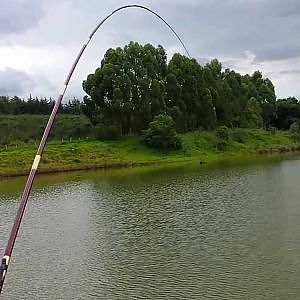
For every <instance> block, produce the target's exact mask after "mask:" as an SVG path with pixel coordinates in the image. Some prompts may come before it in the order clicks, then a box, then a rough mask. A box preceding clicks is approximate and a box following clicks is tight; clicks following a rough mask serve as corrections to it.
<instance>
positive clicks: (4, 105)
mask: <svg viewBox="0 0 300 300" xmlns="http://www.w3.org/2000/svg"><path fill="white" fill-rule="evenodd" d="M54 103H55V101H54V100H52V99H51V98H49V99H47V98H32V97H31V96H30V97H29V98H28V99H21V98H20V97H18V96H13V97H9V96H0V114H5V115H24V114H31V115H49V114H50V113H51V111H52V108H53V106H54ZM60 112H61V113H63V114H74V115H79V114H82V102H81V101H79V100H78V99H77V98H73V99H71V100H69V101H68V102H66V103H63V104H61V106H60Z"/></svg>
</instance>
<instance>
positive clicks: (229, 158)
mask: <svg viewBox="0 0 300 300" xmlns="http://www.w3.org/2000/svg"><path fill="white" fill-rule="evenodd" d="M282 149H284V151H282V150H280V151H279V150H278V149H276V148H270V149H264V150H263V151H261V150H260V151H257V152H254V153H251V154H250V153H247V154H244V153H238V152H237V153H228V152H224V154H223V155H216V156H215V157H213V158H210V159H208V160H207V161H204V160H201V159H200V157H199V158H198V159H197V158H195V157H193V158H188V157H186V158H184V159H178V160H176V159H175V160H174V159H173V160H165V159H160V160H151V161H132V162H115V163H102V164H94V165H93V164H91V165H84V164H83V165H80V166H61V167H49V168H45V167H41V168H39V169H38V170H37V175H39V174H43V175H47V174H58V173H69V172H78V171H92V170H94V171H95V170H113V169H123V168H134V167H146V166H161V165H170V164H184V163H195V164H198V165H199V166H206V165H209V166H211V165H213V164H218V163H222V162H223V163H224V162H233V161H241V162H246V161H247V162H248V161H253V162H255V161H257V160H258V161H263V160H272V159H284V158H289V157H294V156H297V155H298V154H300V149H299V148H298V147H297V149H295V148H294V147H287V146H284V148H282ZM29 172H30V169H28V170H27V171H26V170H20V171H10V172H9V171H8V172H6V173H3V174H0V181H1V180H6V179H10V178H16V177H22V176H27V175H28V174H29Z"/></svg>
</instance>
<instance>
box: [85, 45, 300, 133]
mask: <svg viewBox="0 0 300 300" xmlns="http://www.w3.org/2000/svg"><path fill="white" fill-rule="evenodd" d="M83 89H84V91H85V92H86V93H87V96H85V97H84V105H83V107H82V109H83V112H84V113H85V114H86V115H87V116H88V117H89V119H90V121H91V122H92V124H93V125H97V124H98V125H97V126H102V127H103V126H112V125H114V126H116V127H117V128H118V130H119V131H120V133H121V134H122V135H126V134H136V133H140V132H141V131H142V130H145V129H147V128H148V124H149V122H151V121H152V120H153V119H154V117H155V116H157V115H160V114H165V115H169V116H171V117H172V119H173V121H174V123H175V129H176V131H178V132H186V131H190V130H195V129H199V128H204V129H212V128H215V127H217V126H224V125H225V126H227V127H241V128H262V127H264V128H269V127H270V126H277V127H278V128H283V129H287V128H289V126H290V124H291V123H292V122H293V121H295V119H297V120H299V119H300V103H299V101H298V100H297V99H295V98H288V99H281V100H278V101H277V99H276V95H275V90H274V85H273V83H272V82H271V80H270V79H268V78H264V77H263V76H262V73H261V72H259V71H256V72H254V73H253V74H252V75H249V74H246V75H241V74H239V73H238V72H235V71H233V70H230V69H225V70H223V69H222V65H221V63H220V62H219V61H218V60H217V59H213V60H212V61H210V62H209V63H207V64H205V65H204V66H201V65H200V64H199V63H198V62H197V60H196V59H190V58H188V57H185V56H183V55H181V54H179V53H176V54H174V55H173V57H172V58H171V59H170V61H168V60H167V55H166V51H165V50H164V48H163V47H162V46H158V47H154V46H152V45H151V44H146V45H140V44H138V43H136V42H130V43H129V44H128V45H126V46H125V47H124V48H120V47H118V48H116V49H109V50H107V52H106V53H105V56H104V58H103V60H102V61H101V65H100V66H99V68H97V69H96V70H95V72H94V73H93V74H90V75H88V76H87V79H86V80H85V81H84V82H83ZM295 108H297V109H295Z"/></svg>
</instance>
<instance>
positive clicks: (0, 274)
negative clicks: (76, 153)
mask: <svg viewBox="0 0 300 300" xmlns="http://www.w3.org/2000/svg"><path fill="white" fill-rule="evenodd" d="M127 8H140V9H143V10H146V11H147V12H150V13H151V14H153V15H155V16H156V17H157V18H159V19H160V20H161V21H162V22H163V23H164V24H165V25H167V27H169V29H170V30H171V31H172V32H173V34H174V35H175V36H176V38H177V39H178V40H179V42H180V43H181V45H182V46H183V48H184V50H185V52H186V54H187V55H188V57H189V58H191V56H190V54H189V51H188V50H187V48H186V46H185V45H184V43H183V41H182V39H181V38H180V36H179V35H178V34H177V33H176V31H175V30H174V29H173V28H172V27H171V26H170V25H169V23H168V22H167V21H165V20H164V19H163V18H162V17H161V16H160V15H159V14H158V13H156V12H155V11H153V10H151V9H150V8H148V7H146V6H143V5H138V4H131V5H124V6H121V7H119V8H117V9H115V10H114V11H112V12H111V13H110V14H109V15H107V16H106V17H105V18H104V19H103V20H102V21H101V22H100V23H99V24H98V25H97V26H96V27H95V29H94V30H93V31H92V33H91V34H90V35H89V37H88V40H87V42H86V43H85V44H83V46H82V47H81V49H80V51H79V53H78V55H77V57H76V58H75V60H74V62H73V64H72V66H71V69H70V71H69V73H68V75H67V77H66V80H65V82H64V85H63V88H62V90H61V93H60V94H59V96H58V98H57V100H56V102H55V105H54V107H53V110H52V112H51V114H50V117H49V120H48V122H47V125H46V127H45V130H44V133H43V136H42V139H41V141H40V144H39V147H38V150H37V152H36V155H35V158H34V160H33V163H32V166H31V169H30V172H29V175H28V178H27V181H26V184H25V187H24V190H23V193H22V196H21V200H20V204H19V209H18V211H17V214H16V217H15V221H14V224H13V227H12V229H11V232H10V236H9V239H8V242H7V245H6V248H5V251H4V256H3V258H2V262H1V265H0V295H1V291H2V287H3V284H4V280H5V277H6V274H7V271H8V266H9V263H10V261H11V255H12V251H13V248H14V245H15V241H16V238H17V235H18V231H19V228H20V225H21V222H22V218H23V214H24V211H25V208H26V204H27V202H28V198H29V195H30V191H31V188H32V184H33V181H34V179H35V175H36V172H37V169H38V166H39V163H40V160H41V158H42V155H43V152H44V148H45V146H46V143H47V140H48V136H49V133H50V131H51V128H52V126H53V122H54V120H55V117H56V115H57V112H58V109H59V106H60V104H61V102H62V99H63V97H64V95H65V92H66V90H67V87H68V85H69V82H70V79H71V77H72V75H73V73H74V70H75V68H76V66H77V64H78V62H79V60H80V58H81V56H82V54H83V52H84V51H85V49H86V47H87V46H88V44H89V43H90V41H91V39H92V38H93V36H94V34H95V33H96V32H97V31H98V29H99V28H100V27H101V26H102V24H103V23H104V22H105V21H106V20H107V19H109V18H110V17H111V16H112V15H114V14H115V13H116V12H118V11H120V10H123V9H127Z"/></svg>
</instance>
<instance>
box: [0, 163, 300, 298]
mask: <svg viewBox="0 0 300 300" xmlns="http://www.w3.org/2000/svg"><path fill="white" fill-rule="evenodd" d="M299 178H300V160H299V159H297V158H293V159H288V160H280V161H278V160H275V161H268V162H257V163H256V164H253V163H250V164H248V163H236V164H229V163H228V164H227V163H223V164H219V165H213V166H205V165H197V164H193V165H192V164H189V165H176V166H175V165H172V166H164V167H162V166H156V167H143V168H134V169H121V170H111V171H103V170H102V171H93V172H78V173H64V174H56V175H39V177H38V180H37V181H36V183H35V185H34V188H33V191H32V194H31V197H30V201H29V203H28V206H27V210H26V213H25V217H24V221H23V223H22V226H21V230H20V234H19V236H18V239H17V242H16V245H15V250H14V253H13V258H12V263H11V264H10V268H9V272H8V275H7V278H6V282H5V285H4V290H3V295H2V298H1V299H6V300H8V299H13V300H16V299H300V180H299ZM24 182H25V178H15V179H9V180H4V181H0V214H1V215H0V250H1V251H2V252H3V249H4V247H5V244H6V241H7V238H8V234H9V231H10V228H11V226H12V222H13V219H14V216H15V213H16V210H17V207H18V202H19V197H20V193H21V191H22V188H23V185H24ZM1 255H2V253H1Z"/></svg>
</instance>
